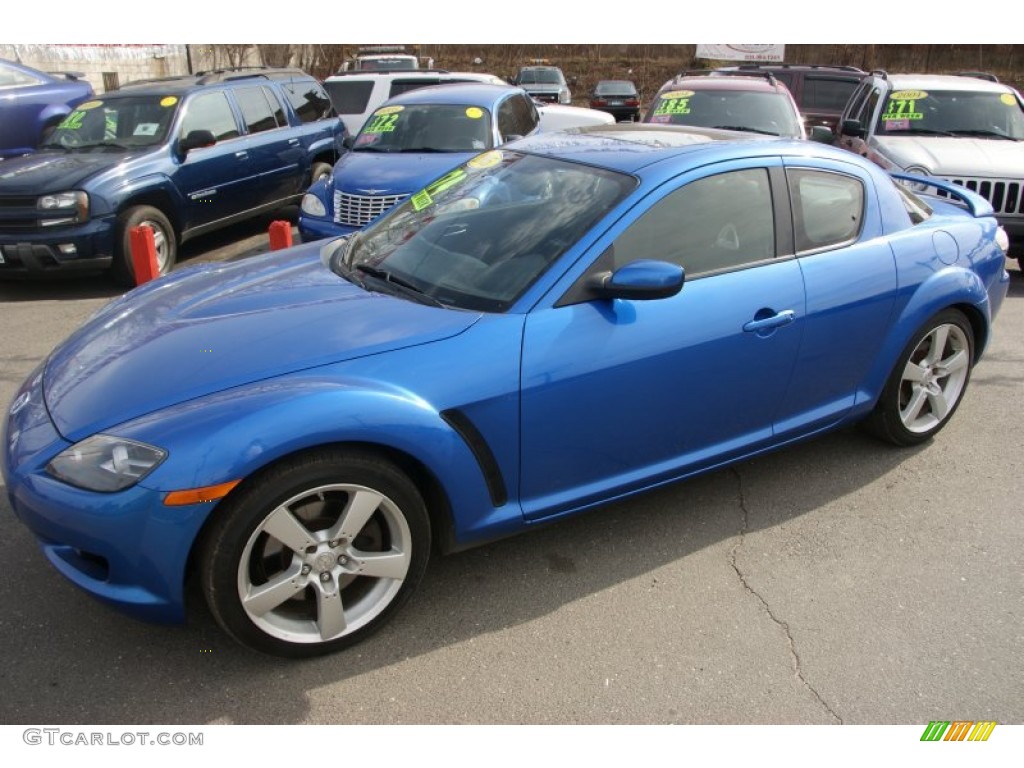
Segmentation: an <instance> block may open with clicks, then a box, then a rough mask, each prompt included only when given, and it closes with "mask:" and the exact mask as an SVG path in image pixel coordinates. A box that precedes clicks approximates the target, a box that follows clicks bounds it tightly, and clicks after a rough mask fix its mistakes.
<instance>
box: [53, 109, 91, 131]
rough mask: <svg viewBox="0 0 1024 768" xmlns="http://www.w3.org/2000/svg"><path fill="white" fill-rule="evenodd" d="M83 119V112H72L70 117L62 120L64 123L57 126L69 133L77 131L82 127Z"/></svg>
mask: <svg viewBox="0 0 1024 768" xmlns="http://www.w3.org/2000/svg"><path fill="white" fill-rule="evenodd" d="M84 119H85V112H78V111H76V112H72V113H71V114H70V115H68V116H67V117H65V118H64V121H63V122H62V123H61V124H60V125H58V126H57V127H58V128H64V129H67V130H69V131H77V130H78V129H79V128H81V127H82V121H83V120H84Z"/></svg>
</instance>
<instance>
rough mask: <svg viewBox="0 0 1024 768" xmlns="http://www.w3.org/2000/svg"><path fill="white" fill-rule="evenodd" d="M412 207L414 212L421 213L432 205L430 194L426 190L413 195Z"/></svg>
mask: <svg viewBox="0 0 1024 768" xmlns="http://www.w3.org/2000/svg"><path fill="white" fill-rule="evenodd" d="M409 199H410V200H412V207H413V210H414V211H422V210H423V209H424V208H426V207H427V206H429V205H433V203H434V200H433V199H432V198H431V197H430V193H429V192H427V190H425V189H424V190H421V191H419V192H417V193H416V194H415V195H413V196H412V197H411V198H409Z"/></svg>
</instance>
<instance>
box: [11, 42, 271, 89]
mask: <svg viewBox="0 0 1024 768" xmlns="http://www.w3.org/2000/svg"><path fill="white" fill-rule="evenodd" d="M227 48H229V46H211V45H188V46H185V45H99V44H97V45H37V44H31V45H19V44H13V43H7V44H4V43H0V58H3V59H8V60H11V61H18V62H21V63H22V64H25V65H27V66H30V67H35V68H36V69H41V70H43V71H45V72H81V73H83V74H84V75H85V78H84V79H86V80H88V81H89V82H90V83H91V84H92V87H93V89H94V90H95V91H96V93H104V92H105V91H106V90H108V88H107V85H108V84H109V85H114V84H116V85H124V84H125V83H127V82H129V81H131V80H142V79H146V78H153V77H170V76H174V75H185V74H188V72H189V60H190V59H191V65H192V71H193V72H199V71H204V70H210V69H216V68H218V67H226V66H230V65H231V63H232V62H231V61H229V60H228V52H227V50H226V49H227ZM234 48H236V49H237V50H233V51H231V55H232V57H233V58H235V59H236V60H238V61H239V64H241V65H259V64H262V63H263V62H262V59H261V57H260V53H259V50H258V49H257V48H256V47H255V46H250V47H248V48H240V47H238V46H234ZM105 76H106V77H105Z"/></svg>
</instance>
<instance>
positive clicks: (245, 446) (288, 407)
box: [107, 373, 522, 543]
mask: <svg viewBox="0 0 1024 768" xmlns="http://www.w3.org/2000/svg"><path fill="white" fill-rule="evenodd" d="M107 431H108V432H111V433H114V434H118V435H121V436H124V437H130V438H132V439H136V440H141V441H143V442H146V443H150V444H153V445H157V446H159V447H161V448H163V449H164V450H166V451H167V452H168V458H167V459H166V460H165V461H164V463H163V464H161V465H160V466H159V467H158V468H157V469H156V470H155V471H154V472H153V473H152V474H151V475H149V476H148V477H146V479H145V481H144V482H143V485H144V486H145V487H147V488H150V489H153V490H156V491H160V492H169V491H172V490H183V489H190V488H202V487H206V486H211V485H218V484H221V483H225V482H229V481H233V480H242V479H245V478H247V477H250V476H251V475H253V474H254V473H256V472H258V471H259V470H261V469H263V468H264V467H267V466H269V465H271V464H273V463H274V462H276V461H278V460H280V459H282V458H283V457H285V456H289V455H292V454H295V453H298V452H301V451H304V450H307V449H311V448H316V447H321V446H326V445H338V444H345V443H349V444H353V443H359V444H362V445H364V446H365V445H370V446H379V447H380V448H381V449H383V450H386V451H388V452H392V453H393V452H398V453H401V454H403V455H405V456H407V457H409V458H411V459H413V460H414V461H416V462H418V463H419V464H420V465H422V466H423V467H424V468H425V469H426V471H427V472H429V473H430V474H431V475H432V476H433V477H434V478H435V479H436V481H437V483H438V485H439V486H440V488H441V489H442V492H443V493H444V495H445V496H446V498H447V501H448V507H449V508H450V509H451V511H452V515H453V520H452V521H451V522H452V526H453V529H454V531H455V538H456V541H457V543H467V542H469V541H472V540H473V539H476V538H483V537H487V536H491V535H494V534H495V533H496V532H497V531H496V530H495V526H497V529H499V530H501V531H506V530H508V531H510V530H514V529H515V528H516V526H517V525H519V524H521V522H522V516H521V513H520V512H519V511H518V509H517V508H516V506H515V505H513V504H505V505H504V506H502V507H501V508H495V506H494V504H493V503H492V501H491V498H490V495H489V492H488V486H487V483H486V479H485V477H484V474H483V471H482V470H481V467H480V465H479V463H478V462H477V461H476V459H475V458H474V455H473V453H472V451H471V449H470V447H469V446H468V445H467V443H466V442H465V440H463V439H462V437H460V435H459V434H458V433H457V432H456V431H455V430H454V429H453V428H452V427H451V426H449V424H448V423H447V422H446V421H445V420H444V419H443V418H442V417H441V415H440V414H439V413H438V411H437V410H436V409H435V408H434V407H432V406H431V404H430V403H427V402H425V401H424V400H422V399H421V398H419V397H417V396H416V395H415V394H413V393H411V392H409V391H407V390H402V389H399V388H397V387H392V386H387V385H382V384H381V383H379V382H375V381H367V380H359V379H354V378H338V379H335V378H327V377H325V376H323V374H322V373H321V374H317V375H314V374H308V375H297V376H291V377H287V378H279V379H272V380H268V381H264V382H257V383H255V384H250V385H247V386H244V387H239V388H236V389H233V390H229V391H226V392H221V393H218V394H216V395H210V396H208V397H203V398H199V399H197V400H193V401H190V402H187V403H184V404H180V405H177V406H173V407H171V408H167V409H165V410H163V411H158V412H156V413H153V414H150V415H148V416H145V417H143V418H141V419H138V420H136V421H133V422H130V423H128V424H124V425H122V426H121V427H119V428H113V429H110V430H107ZM208 506H209V507H210V509H211V510H212V508H213V506H214V505H213V504H212V503H211V504H209V505H208Z"/></svg>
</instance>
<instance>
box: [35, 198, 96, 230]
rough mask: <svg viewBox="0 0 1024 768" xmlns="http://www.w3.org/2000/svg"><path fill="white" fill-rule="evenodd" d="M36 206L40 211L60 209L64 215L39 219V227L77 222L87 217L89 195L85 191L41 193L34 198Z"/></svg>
mask: <svg viewBox="0 0 1024 768" xmlns="http://www.w3.org/2000/svg"><path fill="white" fill-rule="evenodd" d="M36 208H38V209H39V210H40V211H61V212H63V213H66V214H67V215H66V216H61V217H60V218H52V219H51V218H45V219H40V220H39V225H40V226H41V227H53V226H57V225H60V224H77V223H79V222H82V221H86V220H88V218H89V195H87V194H86V193H85V192H57V193H56V194H53V195H43V196H42V197H40V198H38V199H37V200H36Z"/></svg>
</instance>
